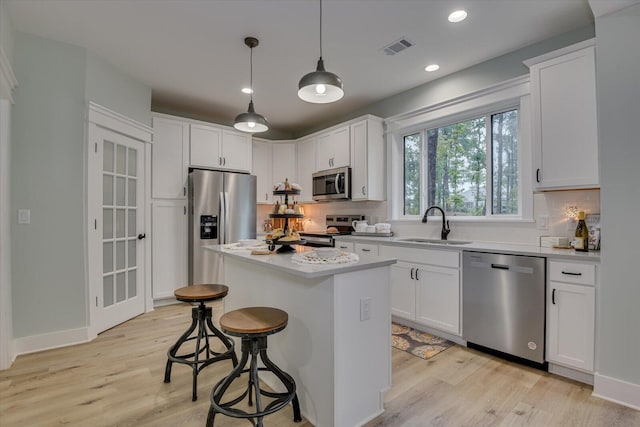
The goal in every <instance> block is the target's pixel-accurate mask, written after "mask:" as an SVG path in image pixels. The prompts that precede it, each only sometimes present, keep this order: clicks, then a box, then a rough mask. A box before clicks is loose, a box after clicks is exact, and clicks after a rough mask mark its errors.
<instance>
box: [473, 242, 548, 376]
mask: <svg viewBox="0 0 640 427" xmlns="http://www.w3.org/2000/svg"><path fill="white" fill-rule="evenodd" d="M462 274H463V284H462V286H463V290H462V337H463V338H464V339H465V340H467V345H468V346H469V347H477V346H479V347H481V349H482V348H484V349H491V350H497V351H499V352H501V353H506V354H507V355H513V356H516V357H518V358H522V359H526V360H527V361H531V362H534V364H544V331H545V279H546V270H545V259H544V258H539V257H531V256H519V255H504V254H492V253H482V252H469V251H465V252H464V255H463V270H462Z"/></svg>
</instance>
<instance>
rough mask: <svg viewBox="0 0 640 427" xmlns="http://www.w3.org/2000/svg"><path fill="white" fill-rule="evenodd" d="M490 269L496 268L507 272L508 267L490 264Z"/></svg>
mask: <svg viewBox="0 0 640 427" xmlns="http://www.w3.org/2000/svg"><path fill="white" fill-rule="evenodd" d="M491 268H497V269H499V270H508V269H509V266H508V265H504V264H491Z"/></svg>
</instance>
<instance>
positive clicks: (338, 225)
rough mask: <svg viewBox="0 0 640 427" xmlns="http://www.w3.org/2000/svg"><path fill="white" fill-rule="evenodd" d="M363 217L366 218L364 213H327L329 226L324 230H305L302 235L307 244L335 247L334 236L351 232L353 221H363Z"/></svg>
mask: <svg viewBox="0 0 640 427" xmlns="http://www.w3.org/2000/svg"><path fill="white" fill-rule="evenodd" d="M363 219H365V216H364V215H327V217H326V223H327V228H326V229H325V231H324V232H322V231H318V232H309V231H303V232H301V233H300V235H301V236H302V237H303V238H304V239H305V240H306V241H307V246H314V247H321V246H329V247H335V245H336V242H335V239H334V238H333V237H334V236H341V235H345V234H351V232H352V231H353V227H352V226H351V223H352V222H353V221H361V220H363Z"/></svg>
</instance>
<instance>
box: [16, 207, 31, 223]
mask: <svg viewBox="0 0 640 427" xmlns="http://www.w3.org/2000/svg"><path fill="white" fill-rule="evenodd" d="M18 224H31V209H18Z"/></svg>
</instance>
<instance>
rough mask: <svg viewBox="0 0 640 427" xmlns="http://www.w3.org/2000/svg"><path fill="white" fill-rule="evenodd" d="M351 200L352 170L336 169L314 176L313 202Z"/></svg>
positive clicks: (317, 173) (345, 168) (346, 168)
mask: <svg viewBox="0 0 640 427" xmlns="http://www.w3.org/2000/svg"><path fill="white" fill-rule="evenodd" d="M350 198H351V168H348V167H344V168H336V169H329V170H325V171H320V172H316V173H314V174H313V200H316V201H331V200H349V199H350Z"/></svg>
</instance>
